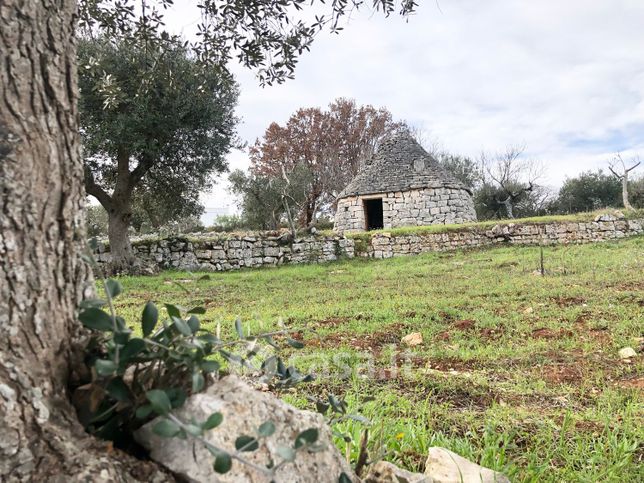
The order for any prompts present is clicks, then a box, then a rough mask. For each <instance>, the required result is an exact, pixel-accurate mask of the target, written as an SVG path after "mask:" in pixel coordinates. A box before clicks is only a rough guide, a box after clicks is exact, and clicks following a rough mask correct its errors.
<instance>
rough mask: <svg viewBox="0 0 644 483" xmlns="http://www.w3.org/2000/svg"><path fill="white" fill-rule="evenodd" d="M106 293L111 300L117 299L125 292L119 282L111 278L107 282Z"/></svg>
mask: <svg viewBox="0 0 644 483" xmlns="http://www.w3.org/2000/svg"><path fill="white" fill-rule="evenodd" d="M105 291H106V292H107V294H108V295H109V296H110V297H111V298H115V297H118V295H119V294H120V293H121V292H123V286H122V285H121V284H120V282H118V281H117V280H114V279H112V278H110V279H108V280H105Z"/></svg>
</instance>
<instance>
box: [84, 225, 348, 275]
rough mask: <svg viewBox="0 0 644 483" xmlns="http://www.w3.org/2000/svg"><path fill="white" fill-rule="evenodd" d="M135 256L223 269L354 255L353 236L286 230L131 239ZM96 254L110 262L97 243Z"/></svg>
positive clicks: (179, 266) (180, 266) (159, 262)
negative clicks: (295, 233) (296, 233)
mask: <svg viewBox="0 0 644 483" xmlns="http://www.w3.org/2000/svg"><path fill="white" fill-rule="evenodd" d="M132 248H133V250H134V253H135V255H136V257H137V259H139V260H141V261H143V262H145V263H146V264H152V265H156V266H158V267H159V268H161V269H167V268H175V269H180V270H203V271H209V272H213V271H226V270H235V269H239V268H245V267H262V266H274V265H282V264H288V263H320V262H329V261H333V260H338V259H339V258H341V257H346V258H353V256H354V251H353V248H354V244H353V240H348V239H346V238H344V237H340V236H313V235H311V236H307V237H303V238H297V239H295V240H293V241H291V237H290V236H289V235H288V234H287V233H262V234H259V233H257V234H243V235H231V236H227V237H213V236H212V235H211V236H207V235H201V236H195V237H190V238H188V237H172V238H166V239H161V240H158V239H139V240H134V241H133V243H132ZM95 258H96V259H97V261H98V262H99V263H104V262H109V261H110V253H109V249H106V248H105V247H104V245H101V244H99V248H98V253H97V254H96V255H95Z"/></svg>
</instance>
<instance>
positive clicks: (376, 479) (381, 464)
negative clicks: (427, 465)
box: [362, 461, 432, 483]
mask: <svg viewBox="0 0 644 483" xmlns="http://www.w3.org/2000/svg"><path fill="white" fill-rule="evenodd" d="M362 482H363V483H432V480H431V479H430V478H429V477H428V476H426V475H423V474H422V473H412V472H411V471H406V470H402V469H400V468H398V467H397V466H396V465H394V464H392V463H389V462H388V461H378V462H377V463H376V464H374V465H371V466H370V467H369V473H367V476H365V478H364V479H363V480H362Z"/></svg>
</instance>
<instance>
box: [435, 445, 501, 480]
mask: <svg viewBox="0 0 644 483" xmlns="http://www.w3.org/2000/svg"><path fill="white" fill-rule="evenodd" d="M425 476H428V477H429V478H430V481H431V482H432V483H510V480H509V479H508V477H507V476H505V475H504V474H502V473H499V472H497V471H493V470H490V469H488V468H483V467H482V466H479V465H477V464H476V463H472V462H471V461H469V460H466V459H465V458H463V457H462V456H459V455H457V454H456V453H453V452H451V451H449V450H447V449H445V448H438V447H434V448H429V456H428V457H427V462H426V463H425Z"/></svg>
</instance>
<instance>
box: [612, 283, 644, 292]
mask: <svg viewBox="0 0 644 483" xmlns="http://www.w3.org/2000/svg"><path fill="white" fill-rule="evenodd" d="M611 288H614V289H615V290H619V291H620V292H642V291H644V281H637V282H626V283H620V284H618V285H613V286H612V287H611Z"/></svg>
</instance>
